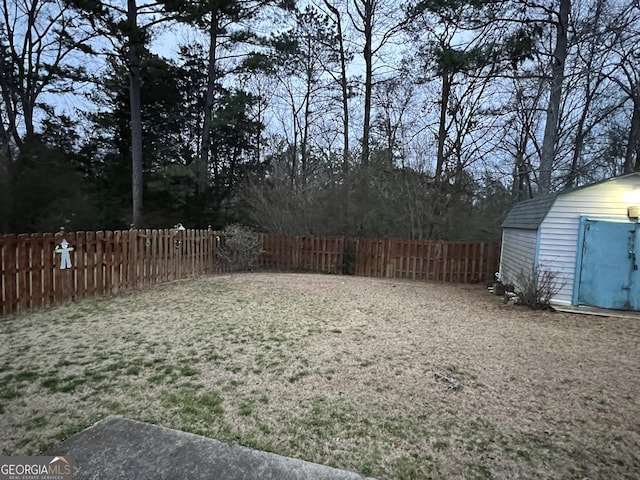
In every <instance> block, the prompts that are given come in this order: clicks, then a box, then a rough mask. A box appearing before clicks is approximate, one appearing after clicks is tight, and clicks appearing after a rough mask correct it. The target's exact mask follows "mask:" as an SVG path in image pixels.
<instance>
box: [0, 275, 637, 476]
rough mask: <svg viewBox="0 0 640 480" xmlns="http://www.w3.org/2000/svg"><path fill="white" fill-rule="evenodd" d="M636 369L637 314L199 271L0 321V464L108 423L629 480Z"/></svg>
mask: <svg viewBox="0 0 640 480" xmlns="http://www.w3.org/2000/svg"><path fill="white" fill-rule="evenodd" d="M639 372H640V319H638V320H633V319H617V318H602V317H590V316H583V315H571V314H560V313H552V312H546V311H545V312H531V311H528V310H524V309H522V308H520V307H514V306H505V305H502V303H501V301H500V300H499V299H498V298H497V297H494V296H491V295H490V294H489V293H488V292H487V291H486V289H484V288H483V287H481V286H478V285H474V286H454V285H445V284H434V283H424V282H412V281H398V280H380V279H369V278H357V277H343V276H333V275H306V274H270V273H256V274H238V275H223V276H212V277H206V278H201V279H196V280H189V281H184V282H179V283H175V284H171V285H165V286H161V287H156V288H153V289H149V290H144V291H137V292H133V293H127V294H122V295H119V296H117V297H113V298H102V299H92V300H86V301H82V302H79V303H76V304H73V305H69V306H64V307H56V308H51V309H48V310H46V311H41V312H37V313H33V314H29V315H23V316H19V317H13V318H9V319H6V320H0V454H2V455H22V454H37V453H39V452H42V451H44V450H46V449H48V448H50V447H52V446H53V445H55V444H56V443H58V442H59V441H61V440H62V439H63V438H65V437H67V436H69V435H71V434H73V433H75V432H78V431H80V430H82V429H83V428H85V427H87V426H89V425H91V424H93V423H94V422H96V421H97V420H99V419H101V418H103V417H105V416H107V415H124V416H126V417H129V418H133V419H137V420H142V421H147V422H151V423H156V424H160V425H163V426H167V427H171V428H176V429H180V430H185V431H189V432H194V433H197V434H201V435H205V436H208V437H213V438H216V439H219V440H223V441H227V442H233V443H239V444H242V445H247V446H250V447H253V448H258V449H261V450H267V451H272V452H276V453H279V454H282V455H286V456H291V457H295V458H300V459H304V460H309V461H313V462H318V463H323V464H327V465H331V466H334V467H338V468H344V469H347V470H352V471H356V472H360V473H364V474H366V475H369V476H373V477H377V478H380V479H387V478H388V479H398V480H399V479H425V478H442V479H450V478H494V479H514V478H528V479H535V478H541V479H542V478H545V479H552V478H553V479H558V478H576V479H584V478H588V479H589V480H594V479H614V478H615V479H618V478H629V479H632V478H633V479H636V478H639V477H640V374H639ZM436 373H443V374H444V373H448V374H450V375H452V376H453V378H454V379H455V380H456V381H458V382H460V384H461V385H462V388H460V389H459V390H456V391H453V390H448V389H447V385H448V384H447V383H446V382H442V381H436V379H435V374H436Z"/></svg>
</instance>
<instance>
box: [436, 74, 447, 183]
mask: <svg viewBox="0 0 640 480" xmlns="http://www.w3.org/2000/svg"><path fill="white" fill-rule="evenodd" d="M450 95H451V76H450V74H449V73H448V72H446V71H445V72H443V73H442V91H441V92H440V120H439V123H438V150H437V152H436V171H435V183H436V184H439V183H440V181H441V180H442V172H443V170H444V161H445V158H444V144H445V141H446V139H447V105H448V104H449V96H450Z"/></svg>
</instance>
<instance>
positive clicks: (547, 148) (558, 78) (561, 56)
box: [538, 0, 571, 195]
mask: <svg viewBox="0 0 640 480" xmlns="http://www.w3.org/2000/svg"><path fill="white" fill-rule="evenodd" d="M570 10H571V0H560V11H559V12H558V21H557V23H556V44H555V47H554V50H553V63H552V67H551V88H550V91H549V103H548V105H547V119H546V124H545V127H544V137H543V140H542V153H541V156H540V175H539V176H538V194H541V195H544V194H545V193H549V191H550V190H551V173H552V169H553V160H554V156H555V151H556V145H557V143H558V130H559V125H560V105H561V102H562V83H563V81H564V64H565V60H566V58H567V50H568V42H569V40H568V32H567V30H568V25H569V12H570Z"/></svg>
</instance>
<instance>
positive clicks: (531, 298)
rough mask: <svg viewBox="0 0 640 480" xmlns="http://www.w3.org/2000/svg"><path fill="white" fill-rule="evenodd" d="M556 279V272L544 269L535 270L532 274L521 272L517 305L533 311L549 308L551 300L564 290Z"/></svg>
mask: <svg viewBox="0 0 640 480" xmlns="http://www.w3.org/2000/svg"><path fill="white" fill-rule="evenodd" d="M556 279H557V273H556V272H554V271H552V270H548V269H546V268H543V267H538V268H534V269H533V271H532V272H530V273H525V272H524V271H521V272H520V274H519V275H518V287H519V288H518V290H517V291H516V293H517V298H518V300H517V301H516V303H517V304H518V305H525V306H527V307H529V308H531V309H533V310H543V309H545V308H549V306H550V305H551V300H552V299H553V297H554V296H555V295H556V294H557V293H558V292H559V291H560V289H561V288H562V285H560V284H558V282H557V281H556Z"/></svg>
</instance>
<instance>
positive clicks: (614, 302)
mask: <svg viewBox="0 0 640 480" xmlns="http://www.w3.org/2000/svg"><path fill="white" fill-rule="evenodd" d="M583 239H584V240H583V244H582V264H581V269H580V286H579V291H578V304H580V305H590V306H593V307H601V308H612V309H616V310H640V271H639V270H638V262H640V250H639V248H638V247H640V242H639V241H638V240H639V239H638V228H637V224H635V223H623V222H619V223H617V222H605V221H600V220H587V221H586V223H585V227H584V236H583Z"/></svg>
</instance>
